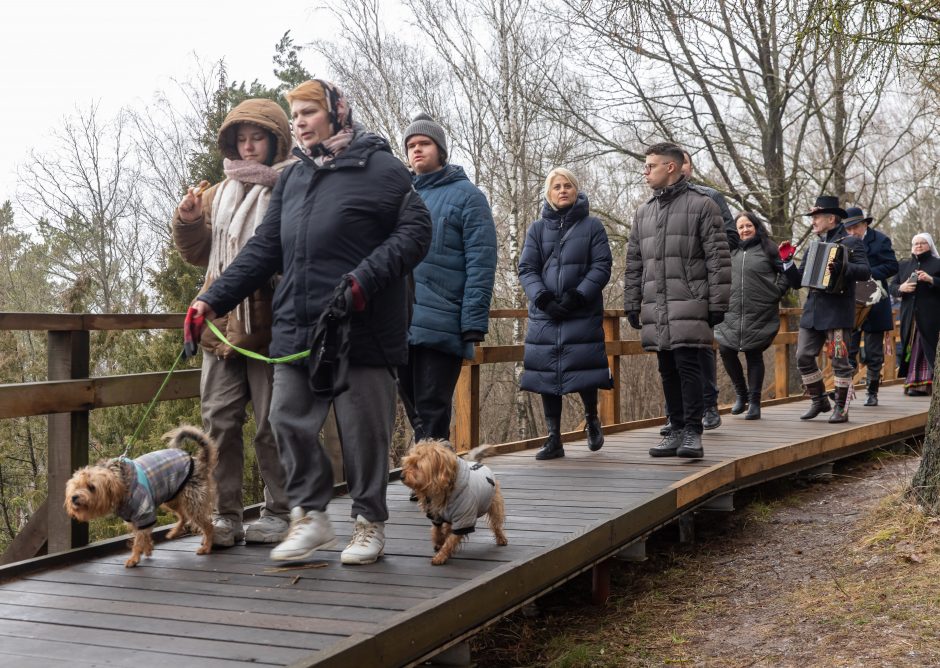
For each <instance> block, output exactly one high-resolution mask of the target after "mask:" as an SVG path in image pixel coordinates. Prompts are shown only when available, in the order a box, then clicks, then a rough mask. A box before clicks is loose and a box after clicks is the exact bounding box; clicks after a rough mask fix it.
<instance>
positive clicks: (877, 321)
mask: <svg viewBox="0 0 940 668" xmlns="http://www.w3.org/2000/svg"><path fill="white" fill-rule="evenodd" d="M862 241H864V242H865V253H866V254H867V255H868V265H869V266H870V267H871V277H872V278H873V279H875V280H876V281H879V282H880V283H881V286H882V287H883V288H884V289H885V294H886V295H887V292H888V279H889V278H891V277H892V276H894V275H895V274H897V273H898V258H897V255H895V254H894V249H893V248H892V247H891V239H890V238H888V236H887V235H885V234H882V233H881V232H879V231H877V230H873V229H872V228H870V227H869V228H868V229H867V230H866V231H865V237H864V239H862ZM905 278H906V277H905ZM862 329H863V330H864V331H866V332H890V331H891V330H892V329H894V314H893V313H892V312H891V300H890V299H888V298H887V296H885V297H883V298H882V299H881V301H879V302H878V303H877V304H875V305H874V306H872V307H871V311H869V312H868V317H867V318H865V322H864V323H862Z"/></svg>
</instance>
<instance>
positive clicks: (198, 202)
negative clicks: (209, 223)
mask: <svg viewBox="0 0 940 668" xmlns="http://www.w3.org/2000/svg"><path fill="white" fill-rule="evenodd" d="M208 187H209V182H208V181H201V182H200V183H199V185H198V186H196V187H195V188H189V189H188V190H187V191H186V194H185V195H184V196H183V199H181V200H180V203H179V212H180V220H182V221H183V222H184V223H194V222H196V221H197V220H199V219H200V218H202V193H204V192H205V191H206V188H208Z"/></svg>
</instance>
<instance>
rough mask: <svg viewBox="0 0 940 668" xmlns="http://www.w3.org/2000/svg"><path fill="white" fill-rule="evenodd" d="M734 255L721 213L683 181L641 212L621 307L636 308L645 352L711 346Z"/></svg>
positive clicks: (726, 296) (725, 300) (724, 308)
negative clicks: (712, 322) (711, 318)
mask: <svg viewBox="0 0 940 668" xmlns="http://www.w3.org/2000/svg"><path fill="white" fill-rule="evenodd" d="M730 294H731V256H730V254H729V252H728V239H727V237H726V235H725V230H724V227H723V225H722V218H721V213H720V212H719V210H718V206H717V205H716V204H715V203H714V202H713V201H712V200H711V198H710V197H709V196H708V195H706V194H704V193H702V192H700V191H699V190H697V189H691V188H689V187H688V182H687V181H686V180H685V179H680V180H679V181H678V182H677V183H674V184H673V185H671V186H669V187H667V188H663V189H662V190H660V191H657V192H656V193H655V194H654V195H653V196H652V197H651V198H650V199H649V200H647V201H646V203H644V204H643V205H642V206H641V207H640V208H639V209H637V212H636V216H635V218H634V221H633V228H632V229H631V230H630V238H629V241H628V243H627V269H626V273H625V276H624V309H625V310H626V311H627V312H631V311H638V312H639V313H640V322H642V324H643V330H642V332H641V336H640V338H641V341H642V343H643V348H645V349H646V350H657V351H659V350H672V349H674V348H710V347H711V346H712V328H711V327H710V326H709V324H708V314H709V313H710V312H721V313H724V312H725V311H727V310H728V300H729V298H730Z"/></svg>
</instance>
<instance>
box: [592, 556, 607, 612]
mask: <svg viewBox="0 0 940 668" xmlns="http://www.w3.org/2000/svg"><path fill="white" fill-rule="evenodd" d="M610 562H611V560H610V559H604V561H599V562H597V563H596V564H594V568H592V569H591V602H592V603H593V604H594V605H606V604H607V599H609V598H610Z"/></svg>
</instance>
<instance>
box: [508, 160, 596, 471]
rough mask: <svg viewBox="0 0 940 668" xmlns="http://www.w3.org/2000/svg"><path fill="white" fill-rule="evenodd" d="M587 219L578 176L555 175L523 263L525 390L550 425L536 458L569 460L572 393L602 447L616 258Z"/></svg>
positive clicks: (592, 220) (561, 171) (532, 228)
mask: <svg viewBox="0 0 940 668" xmlns="http://www.w3.org/2000/svg"><path fill="white" fill-rule="evenodd" d="M589 214H590V206H589V204H588V199H587V196H585V195H584V193H579V192H578V181H577V179H576V177H575V176H574V174H572V173H571V172H570V171H568V170H567V169H562V168H556V169H553V170H552V171H551V172H549V174H548V177H547V178H546V179H545V203H544V205H543V207H542V217H541V218H540V219H539V220H537V221H535V222H534V223H532V225H530V226H529V231H528V234H527V235H526V240H525V246H524V247H523V249H522V258H521V259H520V261H519V281H520V282H521V283H522V287H523V289H524V290H525V293H526V296H527V297H528V298H529V326H528V331H527V333H526V339H525V357H524V366H525V372H524V373H523V375H522V383H521V387H522V389H523V390H529V391H531V392H538V393H539V394H541V395H542V405H543V407H544V409H545V423H546V425H547V426H548V440H546V441H545V444H544V445H543V446H542V447H541V448H540V449H539V451H538V452H537V453H536V455H535V458H536V459H554V458H555V457H564V456H565V451H564V448H563V447H562V445H561V397H562V395H565V394H569V393H571V392H578V393H579V394H580V395H581V399H582V401H583V402H584V417H585V423H586V425H587V428H586V431H587V436H588V447H589V448H590V449H591V450H599V449H600V448H601V446H602V445H603V444H604V433H603V431H602V430H601V423H600V420H599V419H598V417H597V390H598V388H603V389H609V388H610V387H612V380H611V375H610V369H609V368H608V366H607V353H606V350H605V346H604V296H603V289H604V286H605V285H607V282H608V281H609V280H610V266H611V262H612V259H611V253H610V244H609V243H608V241H607V232H606V231H605V230H604V226H603V225H602V224H601V221H600V220H598V219H597V218H595V217H593V216H591V215H589Z"/></svg>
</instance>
